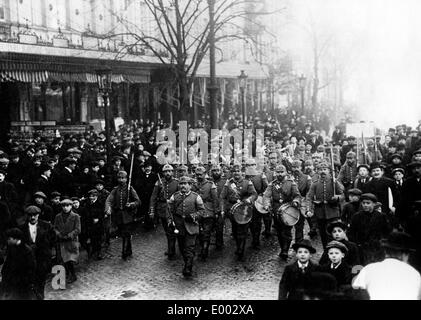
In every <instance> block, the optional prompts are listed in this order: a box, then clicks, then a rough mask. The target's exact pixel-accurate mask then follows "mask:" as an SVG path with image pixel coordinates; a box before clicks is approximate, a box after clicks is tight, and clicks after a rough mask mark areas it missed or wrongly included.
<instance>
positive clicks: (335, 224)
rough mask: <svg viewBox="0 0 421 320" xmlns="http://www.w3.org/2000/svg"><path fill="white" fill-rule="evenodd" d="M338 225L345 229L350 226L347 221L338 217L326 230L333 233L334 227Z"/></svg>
mask: <svg viewBox="0 0 421 320" xmlns="http://www.w3.org/2000/svg"><path fill="white" fill-rule="evenodd" d="M337 227H338V228H341V229H342V230H344V231H345V230H347V229H348V226H347V225H346V223H345V222H343V221H342V220H340V219H338V220H335V221H332V222H331V223H329V224H328V225H327V227H326V232H327V233H328V234H331V233H332V232H333V229H334V228H337Z"/></svg>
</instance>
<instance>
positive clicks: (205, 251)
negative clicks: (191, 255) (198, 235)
mask: <svg viewBox="0 0 421 320" xmlns="http://www.w3.org/2000/svg"><path fill="white" fill-rule="evenodd" d="M202 252H203V254H202V260H203V261H206V259H207V258H208V255H209V241H204V242H203V249H202Z"/></svg>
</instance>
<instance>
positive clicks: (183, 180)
mask: <svg viewBox="0 0 421 320" xmlns="http://www.w3.org/2000/svg"><path fill="white" fill-rule="evenodd" d="M179 183H180V184H181V183H192V179H190V178H189V177H187V176H183V177H181V178H180V180H179Z"/></svg>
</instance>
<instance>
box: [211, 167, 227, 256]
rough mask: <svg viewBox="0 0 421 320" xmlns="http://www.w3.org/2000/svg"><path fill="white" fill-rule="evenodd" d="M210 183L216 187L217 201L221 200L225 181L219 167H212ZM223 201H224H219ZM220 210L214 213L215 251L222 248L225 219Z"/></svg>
mask: <svg viewBox="0 0 421 320" xmlns="http://www.w3.org/2000/svg"><path fill="white" fill-rule="evenodd" d="M211 176H212V182H213V183H214V184H215V186H216V194H217V197H218V199H221V193H222V189H223V188H224V185H225V183H226V182H227V180H226V179H224V178H222V170H221V167H220V166H219V165H213V166H212V168H211ZM221 201H224V200H221ZM219 209H220V208H218V210H217V212H216V220H215V233H216V235H215V236H216V250H221V249H222V247H223V246H224V220H225V217H224V216H223V215H222V214H221V212H220V210H219Z"/></svg>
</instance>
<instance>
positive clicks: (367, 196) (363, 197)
mask: <svg viewBox="0 0 421 320" xmlns="http://www.w3.org/2000/svg"><path fill="white" fill-rule="evenodd" d="M360 200H361V201H363V200H370V201H373V202H377V197H376V196H375V195H374V194H372V193H364V194H363V195H361V198H360Z"/></svg>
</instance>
